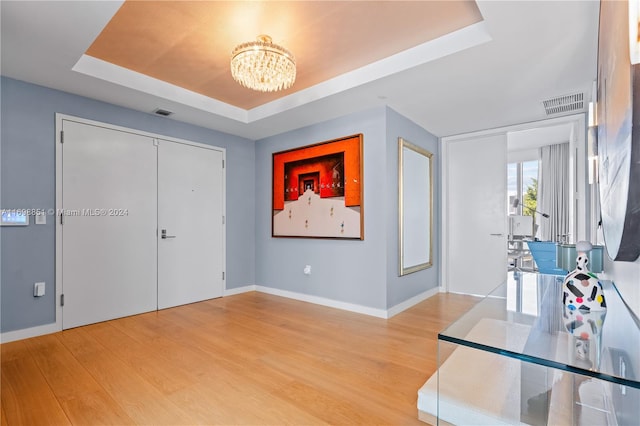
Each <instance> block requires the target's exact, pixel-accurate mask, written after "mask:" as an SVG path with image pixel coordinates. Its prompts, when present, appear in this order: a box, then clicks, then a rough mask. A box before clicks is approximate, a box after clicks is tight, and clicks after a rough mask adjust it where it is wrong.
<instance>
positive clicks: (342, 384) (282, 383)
mask: <svg viewBox="0 0 640 426" xmlns="http://www.w3.org/2000/svg"><path fill="white" fill-rule="evenodd" d="M476 300H477V299H475V298H472V297H469V296H461V295H454V294H438V295H436V296H434V297H432V298H430V299H428V300H426V301H424V302H422V303H420V304H418V305H416V306H414V307H413V308H411V309H409V310H407V311H404V312H402V313H400V314H398V315H396V316H395V317H393V318H391V319H389V320H383V319H378V318H373V317H369V316H365V315H359V314H355V313H350V312H346V311H341V310H337V309H332V308H327V307H323V306H318V305H313V304H309V303H304V302H299V301H294V300H290V299H285V298H281V297H277V296H272V295H267V294H263V293H257V292H250V293H244V294H240V295H236V296H230V297H225V298H221V299H214V300H209V301H205V302H200V303H195V304H191V305H186V306H181V307H177V308H171V309H166V310H162V311H159V312H152V313H147V314H142V315H136V316H133V317H128V318H122V319H118V320H113V321H108V322H104V323H100V324H94V325H89V326H85V327H79V328H76V329H72V330H66V331H64V332H60V333H55V334H50V335H47V336H41V337H36V338H32V339H27V340H22V341H17V342H11V343H5V344H3V345H1V350H2V359H1V364H2V370H1V389H0V390H1V401H2V407H1V411H0V413H1V425H2V426H4V425H38V424H55V425H58V424H60V425H62V424H74V425H89V424H118V425H123V424H148V425H151V424H153V425H160V424H166V425H178V424H184V425H187V424H188V425H191V424H252V425H262V424H271V425H273V424H297V425H302V424H304V425H307V424H326V423H330V424H393V425H410V424H423V423H420V422H419V421H418V415H417V408H416V397H417V391H418V389H419V388H420V386H422V384H423V383H424V382H425V381H426V380H427V378H428V377H429V376H430V375H431V374H432V373H433V372H434V371H435V370H436V362H437V360H436V354H437V350H436V348H437V340H436V339H437V333H438V331H440V330H441V329H443V328H444V327H446V325H448V324H449V323H450V322H451V321H453V320H454V319H455V318H457V317H458V316H459V315H461V314H462V313H463V312H464V311H465V310H467V309H468V308H469V307H470V306H472V305H473V304H474V303H475V301H476Z"/></svg>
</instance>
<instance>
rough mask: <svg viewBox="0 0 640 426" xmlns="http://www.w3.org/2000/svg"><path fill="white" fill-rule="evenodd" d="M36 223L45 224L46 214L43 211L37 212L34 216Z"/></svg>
mask: <svg viewBox="0 0 640 426" xmlns="http://www.w3.org/2000/svg"><path fill="white" fill-rule="evenodd" d="M35 217H36V225H46V224H47V215H46V214H44V213H41V214H37V215H36V216H35Z"/></svg>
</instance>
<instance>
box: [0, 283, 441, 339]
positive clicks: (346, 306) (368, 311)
mask: <svg viewBox="0 0 640 426" xmlns="http://www.w3.org/2000/svg"><path fill="white" fill-rule="evenodd" d="M250 291H259V292H261V293H267V294H273V295H274V296H281V297H286V298H288V299H294V300H299V301H302V302H309V303H314V304H316V305H322V306H328V307H330V308H336V309H342V310H343V311H350V312H356V313H358V314H364V315H369V316H373V317H377V318H384V319H387V318H391V317H393V316H394V315H397V314H399V313H400V312H402V311H404V310H407V309H409V308H410V307H412V306H414V305H416V304H418V303H420V302H422V301H423V300H426V299H428V298H430V297H431V296H433V295H435V294H437V293H438V292H441V291H443V289H442V287H436V288H432V289H431V290H427V291H425V292H423V293H420V294H418V295H416V296H414V297H412V298H411V299H408V300H405V301H404V302H402V303H399V304H397V305H395V306H393V307H391V308H390V309H386V310H385V309H377V308H371V307H368V306H362V305H358V304H355V303H347V302H341V301H339V300H333V299H327V298H326V297H320V296H313V295H310V294H304V293H296V292H294V291H288V290H280V289H277V288H272V287H265V286H261V285H246V286H244V287H236V288H231V289H225V290H224V293H223V295H224V296H233V295H235V294H241V293H247V292H250ZM58 331H61V330H60V328H59V326H58V325H57V324H55V323H53V324H45V325H40V326H37V327H31V328H25V329H22V330H15V331H7V332H5V333H2V334H0V343H9V342H13V341H16V340H22V339H28V338H30V337H36V336H42V335H45V334H51V333H57V332H58Z"/></svg>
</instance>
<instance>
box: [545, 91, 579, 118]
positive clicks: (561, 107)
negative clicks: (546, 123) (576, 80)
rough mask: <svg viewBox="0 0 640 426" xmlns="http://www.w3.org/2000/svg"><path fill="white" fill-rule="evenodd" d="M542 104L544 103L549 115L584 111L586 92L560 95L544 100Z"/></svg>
mask: <svg viewBox="0 0 640 426" xmlns="http://www.w3.org/2000/svg"><path fill="white" fill-rule="evenodd" d="M542 104H543V105H544V110H545V111H546V112H547V115H552V114H560V113H563V112H571V111H582V110H583V109H584V93H574V94H573V95H565V96H558V97H555V98H551V99H547V100H546V101H542Z"/></svg>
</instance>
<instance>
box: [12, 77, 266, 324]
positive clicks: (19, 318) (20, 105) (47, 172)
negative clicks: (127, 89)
mask: <svg viewBox="0 0 640 426" xmlns="http://www.w3.org/2000/svg"><path fill="white" fill-rule="evenodd" d="M1 93H2V99H1V112H0V113H1V117H2V131H1V135H0V136H1V145H2V146H1V156H0V166H1V171H0V179H1V182H0V191H1V192H0V203H1V207H2V208H33V209H50V208H55V131H54V130H55V113H56V112H58V113H63V114H69V115H73V116H77V117H81V118H86V119H91V120H96V121H102V122H106V123H111V124H114V125H118V126H124V127H129V128H133V129H139V130H143V131H148V132H153V133H157V134H161V135H166V136H171V137H176V138H182V139H187V140H191V141H194V142H200V143H205V144H210V145H214V146H218V147H222V148H226V155H227V170H226V172H227V277H226V278H227V280H226V281H227V282H226V286H227V288H228V289H229V288H235V287H241V286H245V285H250V284H254V283H255V267H254V265H255V250H254V241H255V235H256V232H255V222H254V220H255V215H254V210H255V193H254V182H255V176H254V165H255V149H254V142H253V141H251V140H247V139H244V138H240V137H237V136H232V135H228V134H225V133H221V132H217V131H214V130H209V129H205V128H201V127H197V126H192V125H189V124H185V123H180V122H178V121H175V120H171V119H167V118H163V117H158V116H154V115H151V114H145V113H142V112H138V111H133V110H129V109H125V108H121V107H118V106H115V105H111V104H107V103H104V102H98V101H95V100H92V99H88V98H83V97H80V96H76V95H72V94H69V93H64V92H60V91H57V90H52V89H48V88H44V87H41V86H36V85H33V84H29V83H24V82H21V81H17V80H13V79H9V78H5V77H2V80H1ZM0 238H1V243H0V245H1V253H2V256H1V268H2V269H1V273H0V279H1V282H0V299H1V300H0V308H1V311H2V312H1V316H0V322H1V324H0V330H1V331H2V332H7V331H13V330H18V329H23V328H28V327H33V326H38V325H44V324H50V323H53V322H55V302H54V296H55V288H54V283H55V225H54V221H53V220H52V218H51V217H48V218H47V224H46V225H33V224H32V225H30V226H28V227H26V228H24V227H21V228H17V227H16V228H11V227H2V228H1V230H0ZM36 281H45V282H46V283H47V294H46V296H44V297H42V298H34V297H33V283H34V282H36Z"/></svg>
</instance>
